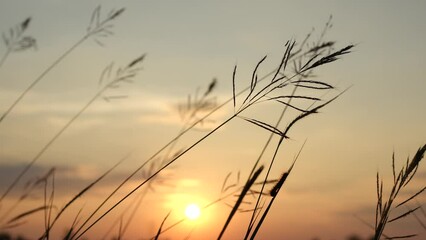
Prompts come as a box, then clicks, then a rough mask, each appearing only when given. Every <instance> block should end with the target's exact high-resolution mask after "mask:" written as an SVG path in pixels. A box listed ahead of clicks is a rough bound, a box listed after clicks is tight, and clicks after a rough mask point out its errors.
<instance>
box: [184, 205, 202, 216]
mask: <svg viewBox="0 0 426 240" xmlns="http://www.w3.org/2000/svg"><path fill="white" fill-rule="evenodd" d="M200 214H201V211H200V207H199V206H198V205H197V204H189V205H188V206H187V207H186V209H185V216H186V217H187V218H188V219H190V220H195V219H197V218H199V217H200Z"/></svg>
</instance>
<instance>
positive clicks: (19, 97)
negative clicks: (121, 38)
mask: <svg viewBox="0 0 426 240" xmlns="http://www.w3.org/2000/svg"><path fill="white" fill-rule="evenodd" d="M89 36H90V33H89V34H86V35H84V37H82V38H81V39H80V40H79V41H77V42H76V43H75V44H74V45H72V46H71V47H70V48H69V49H68V50H67V51H65V52H64V53H63V54H62V55H61V56H59V58H58V59H56V60H55V61H54V62H53V63H52V64H51V65H50V66H49V67H48V68H46V69H45V70H44V71H43V72H42V73H41V74H40V75H39V76H38V77H37V78H36V79H35V80H34V81H33V82H32V83H31V84H30V85H29V86H28V87H27V88H26V89H25V90H24V91H23V92H22V93H21V94H20V95H19V96H18V98H16V100H15V101H14V102H13V103H12V105H10V106H9V108H8V109H7V110H6V111H5V112H4V113H3V115H2V116H1V117H0V124H1V122H2V121H3V120H4V119H5V118H6V117H7V116H8V115H9V113H10V112H11V111H12V110H13V109H14V108H15V106H16V105H17V104H18V103H19V102H20V101H21V100H22V98H24V96H25V95H27V93H28V92H29V91H30V90H31V89H33V88H34V86H35V85H37V83H38V82H40V81H41V80H42V79H43V78H44V76H46V75H47V74H48V73H49V72H50V71H51V70H52V69H53V68H54V67H56V66H57V65H58V64H59V63H60V62H61V61H62V60H63V59H64V58H65V57H67V56H68V55H69V54H70V53H71V52H72V51H73V50H74V49H76V48H77V47H78V46H79V45H80V44H82V43H83V42H84V41H85V40H86V39H87V38H88V37H89ZM1 199H3V197H2V198H1ZM1 199H0V200H1Z"/></svg>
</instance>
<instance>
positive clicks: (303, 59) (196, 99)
mask: <svg viewBox="0 0 426 240" xmlns="http://www.w3.org/2000/svg"><path fill="white" fill-rule="evenodd" d="M124 11H125V10H124V8H121V9H119V10H111V11H110V12H109V13H108V14H106V16H104V17H102V14H101V7H100V6H99V7H97V8H96V9H95V10H94V11H93V13H92V15H91V17H90V21H89V25H88V27H87V31H86V33H84V34H83V35H82V37H81V38H80V39H79V40H78V41H76V42H75V43H74V44H73V45H72V46H71V47H69V48H68V49H66V50H65V51H64V52H63V53H62V54H61V55H60V56H59V57H58V58H57V59H56V60H54V61H53V62H52V63H51V65H49V66H48V67H47V68H46V69H44V70H43V71H42V72H41V74H40V75H38V76H37V77H36V78H35V79H34V80H33V81H32V82H31V84H30V85H29V86H28V87H26V88H24V89H23V90H22V92H21V94H20V95H18V97H17V98H16V99H15V100H14V101H13V102H12V104H11V105H10V106H9V107H8V108H7V109H6V111H5V112H4V113H3V114H2V115H1V117H0V127H2V126H3V125H4V124H5V120H6V119H7V118H8V116H9V115H10V113H12V112H13V110H14V108H15V106H16V105H17V104H19V103H20V102H21V100H22V99H24V97H25V96H26V95H27V94H28V93H29V92H30V91H31V90H32V89H33V88H34V86H36V85H37V84H38V83H39V82H41V81H42V80H43V79H44V78H45V76H46V75H47V74H49V73H50V72H51V71H52V70H53V69H55V68H56V67H57V66H58V65H59V64H60V63H61V62H62V61H63V60H64V59H65V58H66V57H67V56H69V55H70V54H71V53H72V52H74V51H75V49H76V48H78V47H80V46H81V45H82V44H83V43H84V42H85V41H86V40H88V39H93V40H94V41H95V42H96V43H97V44H98V45H101V46H103V42H102V41H101V40H100V39H102V38H106V37H110V36H111V35H113V32H112V28H113V23H114V21H116V19H117V18H118V17H120V16H121V15H123V13H124ZM30 22H31V18H27V19H25V20H24V21H23V22H22V23H20V24H18V25H17V26H16V27H14V28H11V30H10V31H9V33H8V34H5V35H4V44H5V47H6V51H5V53H4V55H3V56H2V58H1V61H0V69H1V68H2V67H3V66H4V62H6V60H7V59H8V58H9V57H10V56H11V54H12V53H14V52H17V51H22V50H26V49H29V48H33V47H35V46H36V45H35V42H36V41H35V38H33V37H31V36H26V35H25V33H26V31H27V29H28V28H29V26H30ZM330 28H331V18H330V19H329V21H328V22H327V23H326V24H325V27H324V29H323V31H322V32H321V33H320V37H319V39H318V40H317V41H314V42H313V43H312V44H311V45H310V46H307V42H310V41H311V35H312V33H309V34H308V35H307V36H306V38H305V39H304V40H303V41H301V42H300V44H299V43H297V42H296V41H295V40H290V41H288V42H287V43H286V44H285V46H284V51H283V55H282V58H281V59H280V61H279V62H278V63H277V64H276V67H275V69H273V70H272V71H270V72H269V73H267V74H265V75H263V76H262V75H261V74H260V72H261V71H262V70H263V66H264V65H265V63H266V62H267V61H268V60H269V58H268V56H265V57H263V58H261V59H260V60H259V61H258V62H257V63H256V64H255V66H254V68H253V71H252V73H251V78H250V79H249V85H248V86H243V87H240V86H239V84H240V82H242V81H240V80H239V79H238V73H239V72H238V71H237V70H238V67H237V65H236V66H234V70H233V72H232V91H231V92H232V96H230V97H229V98H228V99H227V100H225V101H222V102H220V101H218V98H217V97H216V96H215V95H214V91H215V88H216V86H217V84H218V81H217V80H216V79H213V80H212V81H211V82H210V84H208V85H207V87H206V88H205V89H204V91H203V92H201V93H200V90H199V89H197V90H196V91H195V93H194V94H192V95H188V98H187V101H185V102H182V103H180V104H178V105H177V107H176V108H177V111H178V114H179V116H180V118H181V121H182V126H181V129H180V130H179V131H178V132H177V134H176V136H175V137H173V138H171V139H170V140H168V141H167V143H166V144H164V146H162V147H161V148H159V149H158V150H157V151H156V152H155V153H154V154H152V155H151V156H150V157H148V158H147V159H145V160H144V161H141V164H140V165H138V166H137V167H135V168H134V170H133V171H132V172H130V173H128V175H127V177H126V178H124V179H123V180H122V181H121V182H120V183H119V184H118V185H117V186H114V187H113V188H111V189H112V190H111V192H109V193H108V194H107V196H106V197H104V198H103V199H102V201H101V202H100V203H97V205H96V207H95V208H94V209H93V210H90V211H88V212H87V211H85V208H84V206H80V205H78V204H79V203H78V202H77V200H78V199H80V198H82V197H84V196H85V195H86V194H88V193H89V192H91V191H94V188H96V187H97V185H98V184H99V182H101V181H103V180H104V179H105V178H106V177H107V176H108V175H109V174H111V173H112V172H113V171H114V170H115V169H116V168H117V167H118V166H119V165H120V164H122V163H123V162H124V161H125V160H126V159H128V158H130V157H131V153H128V154H126V155H125V156H124V157H123V158H122V159H120V160H119V161H117V163H116V164H115V165H113V166H111V167H110V168H109V169H108V170H106V171H105V172H104V173H103V174H101V175H100V176H98V177H97V178H95V180H93V181H92V182H89V183H88V184H87V185H86V186H85V187H84V188H82V189H81V190H80V191H79V192H77V193H73V195H72V197H70V199H69V200H68V201H66V202H65V204H64V205H63V206H62V207H58V206H57V204H58V203H57V200H56V199H55V193H56V191H57V189H56V185H55V174H56V171H55V168H52V169H51V170H50V171H49V172H48V173H46V175H45V176H43V177H41V178H39V179H37V180H36V181H33V182H30V184H29V186H28V187H27V189H25V190H24V192H23V193H22V195H21V196H20V197H19V198H18V200H17V201H16V202H15V203H14V204H13V205H12V206H8V207H7V210H6V209H5V207H4V206H3V202H4V200H5V199H7V198H8V197H9V196H10V194H11V192H12V191H18V189H17V186H18V184H19V183H20V181H21V180H22V178H23V177H24V176H25V175H26V174H28V172H30V170H31V168H32V167H33V166H34V165H35V164H36V163H38V162H39V161H40V160H41V159H42V156H43V155H44V154H45V153H46V152H47V151H48V150H49V149H50V148H51V147H52V146H53V144H54V143H55V142H56V141H57V140H58V139H59V138H60V137H61V136H62V134H63V133H64V132H65V131H66V130H68V129H69V127H70V126H71V125H72V124H73V123H74V122H75V121H77V120H78V119H79V118H80V117H81V116H82V115H83V114H84V113H85V112H86V111H87V109H88V108H89V107H90V106H92V105H93V104H94V103H95V102H96V101H98V100H100V99H103V100H105V101H107V102H109V101H114V100H117V99H122V98H125V97H126V96H125V95H111V94H110V90H111V89H116V88H119V87H121V86H122V84H127V83H132V82H133V81H134V80H135V78H136V77H137V76H138V73H139V72H140V71H141V70H142V65H143V64H144V62H145V56H146V55H145V54H142V55H139V56H135V58H134V59H133V60H131V61H130V62H129V63H127V64H124V65H123V66H121V67H117V66H116V64H114V63H111V64H109V65H108V66H106V67H105V68H104V70H103V71H102V72H101V73H100V77H99V80H98V86H99V88H98V91H97V92H95V93H94V94H93V96H92V97H91V98H90V99H89V100H88V101H87V102H86V103H85V104H84V105H82V106H81V108H80V109H79V110H78V111H77V112H75V113H74V115H73V116H72V117H70V118H69V119H68V121H66V122H65V124H64V125H63V126H62V127H61V128H60V129H59V130H58V131H57V132H56V133H55V134H54V135H53V137H52V138H51V139H49V140H48V141H47V142H46V143H45V144H44V145H43V147H41V148H40V150H39V151H38V152H37V154H35V156H34V157H33V158H31V159H29V161H28V163H27V165H26V166H25V167H24V168H23V169H22V171H21V172H20V173H19V174H18V175H17V176H16V178H15V179H14V180H12V182H11V183H10V185H9V187H8V188H7V189H6V190H5V191H4V192H3V193H2V195H1V197H0V206H1V208H0V214H1V215H0V216H1V217H2V219H1V220H0V230H7V229H12V228H18V227H22V226H24V225H25V220H27V219H31V217H33V215H34V216H35V215H37V214H38V213H40V212H43V213H44V219H43V221H44V229H43V233H42V235H41V236H34V237H37V238H38V239H52V237H51V233H52V231H53V230H55V229H58V228H60V227H62V228H63V226H58V222H59V221H60V220H61V219H62V218H63V217H64V215H65V213H66V212H67V211H68V212H69V211H70V207H71V206H73V207H77V206H78V208H79V211H78V212H77V213H76V214H75V216H74V219H73V221H72V223H71V225H70V226H66V229H67V231H66V233H65V235H64V239H67V240H71V239H72V240H76V239H84V237H85V236H86V234H87V233H88V232H89V231H90V230H92V228H93V227H94V226H96V225H99V224H101V223H102V221H104V219H105V217H106V216H108V215H110V213H111V212H113V211H118V209H119V207H121V205H125V204H126V203H127V205H126V206H125V207H124V208H120V209H121V211H122V212H121V213H120V214H118V217H117V218H116V219H115V221H113V222H112V224H111V222H109V224H110V227H109V229H108V230H106V231H105V235H104V236H103V239H106V238H107V237H109V236H110V235H112V234H111V233H112V232H113V231H118V233H117V239H124V238H125V236H126V233H127V230H128V228H129V226H130V224H132V223H133V221H134V217H135V214H136V213H138V212H139V209H141V208H147V207H149V206H147V205H146V204H147V203H145V202H144V201H143V200H144V198H145V196H146V195H147V194H148V193H149V190H150V189H153V188H154V185H155V184H162V183H163V181H164V179H167V178H168V176H167V172H166V171H167V170H168V169H170V168H171V167H173V166H174V165H176V163H177V162H179V161H181V159H182V158H183V157H185V156H187V155H188V153H190V152H192V151H193V150H194V149H196V148H197V147H199V145H200V144H201V143H203V142H204V141H206V140H207V139H209V138H210V137H211V136H212V135H214V134H216V133H217V132H218V130H222V129H223V128H224V127H225V126H227V125H228V124H229V123H230V122H233V121H241V120H242V121H245V122H248V123H250V124H252V125H253V126H255V127H258V128H259V129H261V130H263V131H265V132H267V133H268V134H269V137H268V139H267V140H266V141H265V144H262V148H261V151H260V153H259V155H258V157H257V158H256V159H254V161H253V164H252V165H251V171H250V173H248V174H247V179H246V181H244V182H242V183H240V181H239V180H240V174H238V177H237V182H236V183H233V184H228V180H229V178H230V176H231V173H230V174H229V175H228V176H227V177H226V178H225V180H224V183H223V187H222V196H220V197H219V198H217V199H216V200H213V201H211V202H210V203H209V204H207V205H205V206H204V209H206V208H209V207H211V206H213V205H215V204H218V203H220V202H223V201H225V200H227V199H230V198H233V202H232V204H231V205H230V209H229V214H228V216H227V218H226V219H224V220H223V226H222V227H221V228H220V229H219V230H218V233H217V239H222V238H224V237H225V235H226V233H227V232H228V231H229V227H230V224H231V222H232V221H235V216H236V215H237V214H239V213H243V212H249V213H250V220H249V221H248V222H247V223H244V225H246V229H247V230H246V232H245V234H244V236H241V239H255V238H256V237H257V236H258V233H259V231H260V229H261V228H262V226H264V224H265V219H266V218H267V216H268V214H269V213H270V212H271V209H272V206H273V204H274V202H275V200H276V198H277V197H278V196H279V192H280V191H281V189H282V188H283V185H284V183H285V182H286V180H287V179H288V178H289V177H290V175H292V174H295V173H294V171H296V170H295V168H294V167H295V163H296V160H297V159H298V157H299V155H300V154H301V151H302V149H303V146H304V144H303V146H302V148H301V149H300V151H299V153H298V154H297V156H295V158H294V161H293V163H292V164H291V166H290V167H289V168H288V169H286V170H281V172H282V175H281V177H279V178H276V177H273V176H271V175H272V170H273V169H274V167H275V164H274V163H275V162H276V161H277V158H278V153H279V152H280V150H281V149H282V146H283V144H285V143H286V142H287V141H289V140H290V139H291V136H290V133H292V131H293V128H294V127H295V126H297V125H299V124H300V123H301V122H302V120H303V121H305V119H308V117H309V118H311V117H312V116H314V115H315V114H316V113H318V112H319V111H320V110H322V109H323V108H325V107H327V106H328V105H329V104H331V103H332V102H334V101H335V100H336V99H337V98H339V97H340V96H341V95H342V94H343V93H344V92H345V91H346V90H344V91H340V92H336V89H335V87H334V86H333V85H332V84H330V83H328V82H326V81H322V80H321V81H320V80H315V78H314V71H315V70H316V69H318V68H321V67H323V66H324V65H328V64H330V63H333V62H335V61H337V60H338V59H340V58H341V57H342V56H344V55H347V54H349V53H350V52H351V51H352V49H353V48H354V45H347V46H345V47H343V48H340V49H337V50H336V44H335V42H333V41H324V40H323V39H324V37H325V35H326V33H327V31H328V30H329V29H330ZM237 89H242V90H240V91H237ZM330 94H331V95H332V96H331V97H326V96H327V95H330ZM274 104H275V105H278V106H280V107H281V111H280V115H279V117H278V119H277V120H276V121H275V122H274V123H270V122H266V121H263V120H261V119H260V118H259V117H258V116H251V115H250V113H249V112H250V110H251V109H253V108H256V107H258V106H261V107H262V106H265V105H274ZM228 106H231V107H232V109H233V111H232V113H231V114H230V115H229V116H228V117H226V118H225V119H223V120H220V121H219V122H218V124H217V125H216V126H215V127H212V128H211V129H207V131H206V132H205V133H204V135H202V136H201V137H199V138H198V139H196V140H194V141H193V142H192V143H190V144H189V145H187V146H186V147H182V148H178V146H179V144H178V143H179V141H180V140H181V139H182V137H183V136H186V135H187V134H188V133H189V132H191V131H194V130H196V129H197V128H198V127H200V126H202V124H203V123H205V122H206V121H208V120H209V119H210V117H211V116H212V115H213V114H214V113H215V112H217V111H219V110H223V109H224V108H225V107H228ZM283 125H285V127H283ZM0 131H1V128H0ZM274 139H275V140H277V141H276V144H275V145H274V146H271V145H272V144H273V143H274V141H273V140H274ZM270 149H272V150H270ZM268 151H271V152H272V155H271V157H270V159H268V158H267V157H266V156H267V154H266V153H267V152H268ZM425 151H426V145H425V146H423V147H422V148H420V149H419V151H418V152H417V154H416V155H415V156H414V158H413V159H412V160H411V161H407V164H406V166H404V167H403V168H402V169H401V170H400V171H399V173H398V174H396V172H395V161H394V159H393V164H392V166H393V176H394V182H393V187H392V191H391V194H390V195H389V198H388V200H386V201H383V182H382V181H381V180H380V177H379V175H377V196H378V201H377V210H376V223H375V225H374V227H373V228H374V231H375V236H374V239H377V240H378V239H381V237H382V236H385V235H384V230H385V226H386V225H387V223H390V222H394V221H399V220H401V219H402V218H404V217H406V216H408V215H413V216H415V217H416V219H417V221H418V222H419V223H421V224H423V222H422V220H421V218H420V217H418V216H417V215H415V213H416V211H423V210H422V207H421V206H418V207H416V208H414V209H407V211H405V212H404V213H403V214H401V215H398V216H395V217H393V218H391V219H389V218H390V214H391V212H392V210H393V209H396V208H400V207H403V206H405V205H406V204H407V203H408V202H411V201H413V200H414V199H415V198H416V197H417V196H419V195H420V194H421V193H423V191H424V190H425V188H422V189H420V190H419V191H418V192H417V193H416V194H414V195H412V196H411V197H409V198H408V199H406V200H404V201H402V202H400V203H399V204H397V205H396V206H394V204H393V203H394V201H395V199H396V198H397V196H398V194H399V193H400V191H402V190H403V189H404V188H405V186H406V185H407V184H408V183H409V182H410V181H411V180H412V179H413V177H414V175H415V173H416V170H417V169H418V166H419V163H420V160H421V159H422V158H423V155H424V152H425ZM130 152H132V151H130ZM138 175H141V176H142V180H140V181H139V183H138V184H137V185H136V186H133V187H132V188H131V189H130V190H126V191H127V192H126V193H125V194H124V196H119V194H118V193H119V191H120V190H123V188H124V186H127V184H128V183H129V182H130V181H131V180H132V179H134V178H135V177H136V176H138ZM40 186H41V188H42V192H43V204H42V205H41V206H35V207H33V208H32V209H30V210H27V211H24V212H21V213H14V211H15V209H16V208H17V207H18V206H20V205H21V204H23V202H25V201H26V200H27V198H28V197H29V196H30V195H31V193H32V192H33V191H37V190H38V189H39V188H40ZM142 190H144V191H142ZM249 196H250V197H252V198H253V199H254V201H253V203H254V204H253V205H254V207H250V208H249V209H246V208H243V206H245V204H246V203H247V202H248V201H249V200H248V197H249ZM132 197H133V200H132V201H131V198H132ZM123 209H124V210H123ZM83 213H84V214H83ZM423 213H424V212H423ZM169 216H170V212H169V213H168V214H167V215H166V216H165V217H164V219H163V221H162V222H161V225H160V226H158V231H157V233H156V235H155V236H152V238H150V239H160V238H161V236H162V234H164V233H165V232H167V231H169V230H171V229H173V228H174V227H176V226H178V225H179V224H181V223H183V222H184V221H185V220H186V219H181V220H178V221H176V222H174V223H171V224H169V223H168V221H169ZM103 223H104V222H103ZM190 235H191V234H189V236H188V238H189V237H190ZM413 236H414V235H404V236H397V237H388V236H385V237H386V238H388V239H392V238H404V237H405V238H408V237H413ZM148 237H149V236H148ZM0 239H1V238H0Z"/></svg>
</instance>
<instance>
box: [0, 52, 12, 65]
mask: <svg viewBox="0 0 426 240" xmlns="http://www.w3.org/2000/svg"><path fill="white" fill-rule="evenodd" d="M11 52H12V51H11V49H10V47H8V48H7V50H6V52H5V53H4V55H3V57H2V58H1V60H0V68H1V67H2V66H3V64H4V62H5V61H6V59H7V57H8V56H9V54H10V53H11Z"/></svg>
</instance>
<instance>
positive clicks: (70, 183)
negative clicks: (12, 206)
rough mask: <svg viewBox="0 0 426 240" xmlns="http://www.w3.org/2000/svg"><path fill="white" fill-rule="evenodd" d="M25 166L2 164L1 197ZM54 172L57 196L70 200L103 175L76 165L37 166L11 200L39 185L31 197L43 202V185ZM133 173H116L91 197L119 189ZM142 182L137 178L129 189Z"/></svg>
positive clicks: (27, 175)
mask: <svg viewBox="0 0 426 240" xmlns="http://www.w3.org/2000/svg"><path fill="white" fill-rule="evenodd" d="M25 166H26V164H24V163H15V164H13V163H9V164H6V163H1V164H0V191H1V192H0V193H3V192H4V191H5V190H6V189H7V187H8V186H9V185H10V184H11V183H12V181H13V180H14V179H15V178H16V176H18V175H19V174H20V173H21V171H22V170H23V169H24V168H25ZM52 170H53V171H54V178H55V195H56V196H59V197H70V196H71V195H75V194H77V193H78V192H80V191H81V190H82V189H83V188H84V187H86V186H87V185H88V184H90V183H91V182H93V181H94V180H95V179H96V178H98V177H99V176H101V175H102V174H103V171H100V170H99V169H98V168H97V167H96V166H94V165H76V166H58V167H54V168H52V167H48V166H43V165H34V166H32V167H31V169H30V170H29V171H28V174H25V175H24V177H23V178H22V180H21V181H20V183H19V184H18V185H17V187H16V188H15V189H13V191H12V192H11V194H10V195H9V197H19V196H21V195H22V194H24V193H26V192H28V191H29V189H30V186H32V185H34V184H35V183H36V182H39V184H38V185H37V187H35V188H34V189H33V190H32V191H31V196H32V197H35V198H40V197H41V196H42V195H43V191H44V182H41V183H40V180H41V179H43V177H45V176H46V175H47V174H48V173H49V172H51V171H52ZM129 174H130V173H128V172H125V171H113V172H111V173H110V174H109V175H108V176H107V177H105V178H104V179H103V180H102V181H100V182H99V183H98V184H97V185H96V186H95V187H94V188H93V190H91V192H90V193H92V194H93V193H95V194H97V193H99V192H103V193H105V192H108V193H109V190H112V187H115V186H118V185H119V184H120V183H121V182H122V181H123V180H124V179H125V178H127V177H128V175H129ZM49 176H50V178H49V184H51V179H52V178H51V176H52V175H49ZM138 176H139V179H137V177H134V178H133V179H132V180H131V181H129V183H128V185H135V182H136V181H138V182H140V180H141V179H140V175H138Z"/></svg>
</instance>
